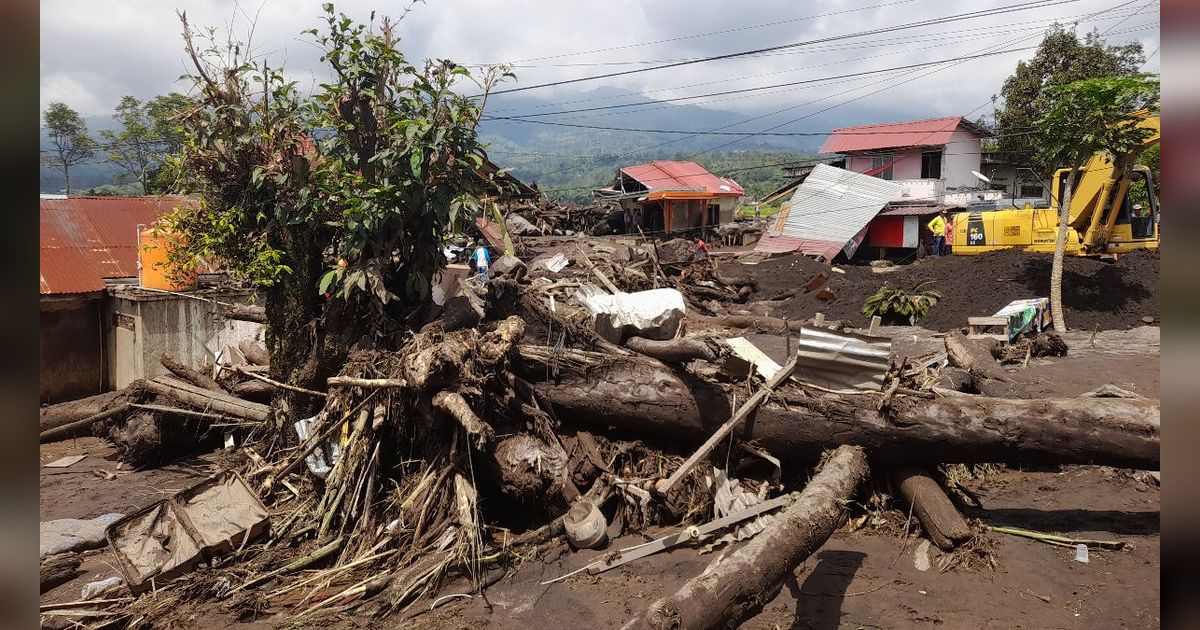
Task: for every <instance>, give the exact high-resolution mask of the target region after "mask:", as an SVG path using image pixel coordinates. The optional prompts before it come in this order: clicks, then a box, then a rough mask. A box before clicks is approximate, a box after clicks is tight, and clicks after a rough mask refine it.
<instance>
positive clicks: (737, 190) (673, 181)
mask: <svg viewBox="0 0 1200 630" xmlns="http://www.w3.org/2000/svg"><path fill="white" fill-rule="evenodd" d="M621 172H622V173H624V174H626V175H628V176H629V177H632V178H633V179H635V180H637V181H638V182H640V183H641V184H642V185H643V186H645V187H646V188H647V189H649V190H655V189H657V188H686V189H693V190H700V191H703V192H706V193H709V194H711V195H714V196H724V195H729V196H733V197H741V196H742V195H744V194H745V191H743V190H742V187H741V186H740V185H739V184H738V183H737V182H735V181H733V180H732V179H729V178H727V177H717V176H716V175H713V174H712V173H710V172H708V170H707V169H705V168H704V167H703V166H700V165H699V164H697V163H695V162H672V161H666V160H658V161H655V162H651V163H649V164H638V165H637V166H626V167H625V168H622V169H621Z"/></svg>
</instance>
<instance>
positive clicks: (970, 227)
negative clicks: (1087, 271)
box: [952, 116, 1160, 256]
mask: <svg viewBox="0 0 1200 630" xmlns="http://www.w3.org/2000/svg"><path fill="white" fill-rule="evenodd" d="M1138 126H1139V127H1143V128H1146V129H1149V130H1150V131H1152V133H1151V134H1150V135H1148V136H1147V137H1146V139H1145V141H1144V142H1143V143H1142V148H1143V149H1144V148H1145V147H1149V146H1151V145H1155V144H1158V141H1159V135H1160V134H1159V119H1158V116H1147V117H1145V118H1143V119H1142V120H1141V122H1140V123H1138ZM1126 157H1130V158H1132V156H1126ZM1069 171H1070V169H1066V168H1062V169H1059V170H1057V171H1056V172H1055V173H1054V181H1053V183H1052V186H1051V196H1050V199H1051V203H1050V207H1049V208H1034V207H1032V206H1029V205H1026V206H1025V207H1024V208H1015V209H1007V210H991V211H983V212H961V213H957V214H955V215H954V218H953V221H954V240H953V243H952V244H953V253H954V254H957V255H968V256H969V255H976V254H982V253H984V252H990V251H995V250H1000V249H1012V248H1020V249H1024V250H1026V251H1030V252H1049V253H1052V252H1053V251H1054V240H1055V236H1056V234H1057V232H1058V212H1059V208H1060V203H1059V200H1060V199H1062V192H1063V188H1065V186H1066V181H1067V173H1068V172H1069ZM1159 212H1160V209H1159V202H1158V194H1157V191H1156V188H1155V182H1154V178H1153V175H1152V174H1151V172H1150V169H1148V168H1146V167H1145V166H1141V165H1137V166H1134V167H1133V168H1132V169H1130V170H1129V171H1128V172H1123V171H1122V169H1120V168H1118V167H1117V165H1116V164H1114V162H1113V160H1112V159H1111V156H1109V155H1108V154H1106V153H1102V152H1101V153H1096V154H1095V155H1093V156H1092V157H1091V159H1090V160H1088V162H1087V164H1086V165H1085V166H1084V167H1083V168H1081V169H1079V171H1078V175H1077V176H1076V177H1075V188H1074V190H1073V191H1072V192H1071V208H1070V222H1069V225H1070V228H1071V229H1069V230H1067V245H1066V254H1067V255H1068V256H1111V255H1114V254H1123V253H1126V252H1130V251H1133V250H1135V249H1157V248H1158V244H1159V231H1158V217H1159Z"/></svg>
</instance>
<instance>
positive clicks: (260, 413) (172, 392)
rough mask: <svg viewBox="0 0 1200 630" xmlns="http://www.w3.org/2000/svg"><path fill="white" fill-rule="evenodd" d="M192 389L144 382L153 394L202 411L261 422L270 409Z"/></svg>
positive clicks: (239, 399)
mask: <svg viewBox="0 0 1200 630" xmlns="http://www.w3.org/2000/svg"><path fill="white" fill-rule="evenodd" d="M192 387H194V386H189V385H188V384H187V383H183V382H182V381H171V382H167V381H164V380H157V379H156V380H153V381H147V382H146V388H147V389H149V390H150V391H152V392H154V393H155V394H158V395H160V396H168V397H170V398H173V399H175V400H178V401H179V402H182V403H185V404H187V405H191V406H192V407H196V408H198V409H202V410H204V411H212V412H215V413H223V414H226V415H230V416H237V417H239V418H245V419H247V420H254V421H256V422H263V421H265V420H266V419H267V417H268V416H269V415H270V412H271V408H270V407H268V406H267V405H262V404H259V403H253V402H249V401H246V400H242V399H241V398H236V397H234V396H230V395H229V394H218V393H217V392H210V391H208V390H204V389H200V388H198V387H195V388H194V389H193V388H192Z"/></svg>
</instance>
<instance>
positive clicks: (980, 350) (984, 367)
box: [945, 331, 1013, 396]
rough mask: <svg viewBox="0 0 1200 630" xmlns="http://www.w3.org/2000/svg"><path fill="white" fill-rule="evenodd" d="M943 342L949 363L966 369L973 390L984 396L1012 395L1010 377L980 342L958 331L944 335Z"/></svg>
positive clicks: (1011, 380)
mask: <svg viewBox="0 0 1200 630" xmlns="http://www.w3.org/2000/svg"><path fill="white" fill-rule="evenodd" d="M945 343H946V358H947V359H949V361H950V365H952V366H954V367H956V368H960V369H963V370H966V371H967V373H968V374H970V375H971V384H972V386H973V387H974V389H975V391H977V392H979V393H981V394H984V395H986V396H1011V395H1012V393H1013V389H1012V388H1013V385H1011V383H1012V382H1013V379H1012V377H1010V376H1009V375H1008V372H1005V371H1004V368H1003V367H1001V366H1000V364H999V363H997V362H996V358H995V357H994V356H992V353H991V351H989V350H988V349H987V348H986V347H984V345H983V344H982V343H980V342H979V341H977V340H975V339H967V338H966V337H965V336H964V335H963V334H962V333H960V332H958V331H953V332H951V333H950V334H948V335H946V339H945Z"/></svg>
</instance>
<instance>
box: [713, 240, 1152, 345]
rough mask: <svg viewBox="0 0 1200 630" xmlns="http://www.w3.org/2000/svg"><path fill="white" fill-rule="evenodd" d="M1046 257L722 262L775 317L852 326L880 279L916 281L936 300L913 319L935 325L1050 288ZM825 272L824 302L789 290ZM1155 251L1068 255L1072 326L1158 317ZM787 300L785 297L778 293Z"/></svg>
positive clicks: (954, 324)
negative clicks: (890, 263)
mask: <svg viewBox="0 0 1200 630" xmlns="http://www.w3.org/2000/svg"><path fill="white" fill-rule="evenodd" d="M1050 263H1051V256H1050V255H1041V254H1028V253H1025V252H1020V251H1015V250H1010V251H1002V252H991V253H987V254H983V255H980V256H945V257H941V258H934V257H930V258H924V259H921V260H918V261H916V262H914V263H912V264H909V265H899V266H895V267H890V268H887V269H888V271H887V272H886V273H879V272H877V271H874V270H872V267H871V266H869V265H866V264H852V265H838V266H837V267H838V269H839V270H841V271H842V273H837V272H833V271H831V270H830V269H829V267H828V266H826V265H824V264H822V263H819V262H817V261H815V260H813V259H811V258H808V257H806V256H802V255H799V254H794V255H789V256H781V257H778V258H772V259H769V260H765V261H763V262H761V263H758V264H756V265H745V264H740V263H738V262H732V261H731V262H726V263H724V264H723V266H722V267H721V269H722V271H723V272H724V273H727V274H730V275H739V276H750V277H753V278H754V279H755V280H756V281H757V282H758V288H757V290H756V291H755V292H754V294H753V295H752V296H751V299H752V300H756V301H767V302H772V301H774V306H775V312H776V314H777V315H779V316H781V317H782V316H786V317H789V318H792V319H802V318H808V317H812V316H813V314H814V313H815V312H817V311H821V312H824V313H825V315H826V317H828V318H830V319H841V320H845V321H847V322H851V323H852V324H854V325H859V324H860V323H861V322H863V321H865V320H866V319H867V317H866V316H865V315H864V314H863V313H862V305H863V301H864V300H866V298H867V296H869V295H871V294H872V293H874V292H875V291H877V290H878V289H879V288H880V287H881V286H883V285H884V283H889V284H890V285H891V286H893V287H897V288H903V289H912V288H914V287H916V286H917V285H919V284H921V283H923V282H929V283H930V284H929V286H930V287H931V288H933V289H936V290H937V291H939V292H940V293H941V294H942V299H941V300H940V301H939V302H938V304H937V305H935V306H934V307H933V309H932V310H931V311H930V312H929V314H928V315H927V316H925V317H924V318H922V319H921V320H920V322H919V324H920V325H921V326H923V327H925V328H931V329H934V330H950V329H953V328H960V327H963V326H966V323H967V318H968V317H974V316H986V315H991V314H992V313H994V312H996V311H997V310H999V309H1000V308H1001V307H1003V306H1004V305H1005V304H1008V303H1009V302H1011V301H1013V300H1019V299H1025V298H1031V297H1046V296H1048V295H1049V290H1050V280H1049V279H1050ZM822 272H823V273H825V274H826V275H828V276H829V281H828V286H829V287H830V288H831V289H832V290H833V293H834V298H833V299H832V300H829V301H823V300H819V299H817V298H816V297H815V296H814V295H810V294H805V293H803V292H799V293H798V294H797V293H796V292H795V289H796V288H797V287H802V286H804V284H805V283H807V282H808V281H809V279H811V278H812V277H813V276H816V275H817V274H819V273H822ZM1158 279H1159V254H1158V252H1157V251H1138V252H1134V253H1132V254H1128V255H1125V256H1122V257H1120V258H1119V259H1118V260H1117V261H1116V262H1109V261H1104V260H1098V259H1093V258H1068V259H1067V260H1066V266H1065V269H1064V272H1063V303H1064V305H1065V308H1066V316H1067V325H1068V326H1069V327H1070V328H1072V329H1080V330H1089V331H1090V330H1093V329H1094V328H1099V329H1100V330H1110V329H1118V328H1128V327H1133V326H1140V325H1142V324H1144V323H1147V322H1145V321H1143V319H1142V318H1143V317H1149V318H1151V321H1154V320H1156V319H1157V318H1158V305H1159V288H1158ZM780 298H786V299H780Z"/></svg>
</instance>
